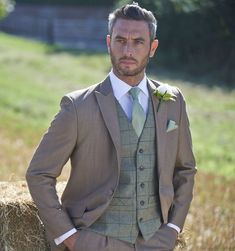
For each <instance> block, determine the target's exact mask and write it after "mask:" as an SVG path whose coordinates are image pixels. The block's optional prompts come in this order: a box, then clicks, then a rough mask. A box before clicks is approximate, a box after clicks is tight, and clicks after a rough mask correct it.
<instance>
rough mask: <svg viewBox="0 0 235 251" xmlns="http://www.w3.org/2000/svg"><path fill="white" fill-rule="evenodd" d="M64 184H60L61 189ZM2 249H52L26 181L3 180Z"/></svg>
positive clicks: (0, 187) (0, 210)
mask: <svg viewBox="0 0 235 251" xmlns="http://www.w3.org/2000/svg"><path fill="white" fill-rule="evenodd" d="M63 187H64V185H63V184H62V185H60V188H59V190H62V188H63ZM0 191H1V195H2V196H1V199H0V250H1V251H49V250H50V248H49V244H48V242H47V240H46V235H45V229H44V226H43V224H42V222H41V220H40V218H39V215H38V210H37V208H36V206H35V204H34V203H33V202H32V200H31V197H30V195H29V192H28V188H27V185H26V183H25V182H0Z"/></svg>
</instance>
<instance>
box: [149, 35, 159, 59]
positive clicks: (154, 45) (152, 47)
mask: <svg viewBox="0 0 235 251" xmlns="http://www.w3.org/2000/svg"><path fill="white" fill-rule="evenodd" d="M157 47H158V40H157V39H154V40H153V42H152V43H151V48H150V53H149V57H150V58H152V57H153V56H154V54H155V52H156V50H157Z"/></svg>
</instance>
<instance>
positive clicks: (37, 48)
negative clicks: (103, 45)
mask: <svg viewBox="0 0 235 251" xmlns="http://www.w3.org/2000/svg"><path fill="white" fill-rule="evenodd" d="M109 69H110V61H109V57H108V55H107V54H106V53H104V54H102V53H93V54H92V53H85V52H79V51H65V50H64V51H63V50H61V49H58V48H56V47H53V46H48V45H45V44H42V43H38V42H33V41H29V40H25V39H21V38H16V37H13V36H9V35H5V34H3V33H0V120H1V123H0V148H1V152H0V159H1V162H0V170H1V172H0V180H4V179H12V176H13V178H14V177H15V179H21V178H22V177H23V176H24V173H25V170H26V168H27V165H28V162H29V160H30V158H31V156H32V154H33V151H34V149H35V147H36V145H37V144H38V141H39V139H40V138H41V136H42V134H43V132H44V131H45V130H46V129H47V127H48V126H49V123H50V121H51V119H52V118H53V116H54V114H55V113H56V111H57V110H58V109H59V102H60V99H61V97H62V95H63V94H65V93H67V92H70V91H73V90H75V89H80V88H84V87H85V86H88V85H91V84H93V83H96V82H99V81H101V80H102V79H104V78H105V76H106V75H107V73H108V72H109ZM159 75H160V74H159ZM160 76H161V77H160V78H158V79H159V80H160V81H166V82H168V83H170V84H173V85H176V86H179V87H180V88H181V89H182V91H183V93H184V95H185V98H186V101H187V104H188V111H189V117H190V122H191V128H192V136H193V143H194V151H195V155H196V159H197V163H198V168H199V169H200V170H203V171H208V172H214V173H217V174H219V175H223V176H226V177H228V178H234V177H235V153H234V149H235V125H234V121H235V91H234V90H229V91H228V90H224V89H223V88H219V87H210V88H209V87H206V86H205V85H198V82H195V81H190V82H189V81H182V80H180V78H179V77H178V78H175V79H173V80H172V78H170V74H161V75H160ZM155 78H156V77H155ZM208 85H209V84H208Z"/></svg>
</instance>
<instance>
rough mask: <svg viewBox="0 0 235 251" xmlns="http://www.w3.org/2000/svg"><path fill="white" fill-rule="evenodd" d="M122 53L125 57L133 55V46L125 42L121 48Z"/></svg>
mask: <svg viewBox="0 0 235 251" xmlns="http://www.w3.org/2000/svg"><path fill="white" fill-rule="evenodd" d="M123 52H124V55H125V56H127V57H131V56H133V48H132V45H131V43H130V42H127V43H126V44H125V46H124V48H123Z"/></svg>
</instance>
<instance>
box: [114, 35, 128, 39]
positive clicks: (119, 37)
mask: <svg viewBox="0 0 235 251" xmlns="http://www.w3.org/2000/svg"><path fill="white" fill-rule="evenodd" d="M115 39H126V38H125V37H122V36H121V35H117V36H115Z"/></svg>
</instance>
